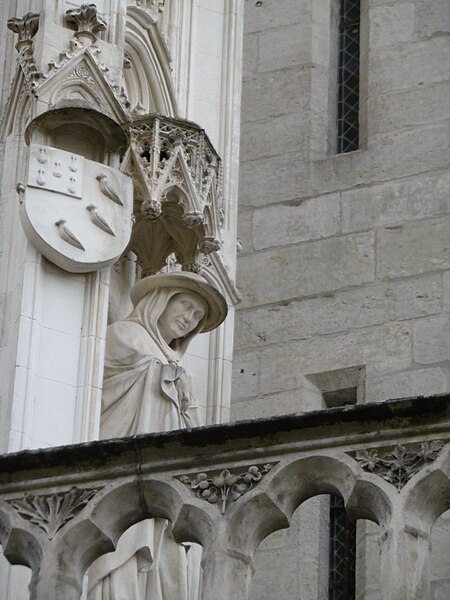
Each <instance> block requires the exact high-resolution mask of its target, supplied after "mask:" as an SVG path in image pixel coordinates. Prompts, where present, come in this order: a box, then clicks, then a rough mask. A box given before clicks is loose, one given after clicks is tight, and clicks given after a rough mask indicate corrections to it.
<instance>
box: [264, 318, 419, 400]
mask: <svg viewBox="0 0 450 600" xmlns="http://www.w3.org/2000/svg"><path fill="white" fill-rule="evenodd" d="M411 338H412V335H411V327H410V325H409V324H407V323H393V324H390V325H384V326H381V327H373V328H370V329H363V330H358V331H351V332H349V333H347V334H343V335H334V336H324V337H315V338H312V339H310V340H305V341H300V342H291V343H284V344H282V345H277V346H270V347H267V348H265V349H263V350H262V352H261V384H260V385H261V390H263V391H264V393H271V392H273V393H275V392H278V391H281V390H289V389H295V388H297V387H299V385H300V382H301V377H302V376H303V374H307V373H319V372H321V371H333V370H334V369H342V368H345V367H352V366H354V365H372V366H373V367H374V368H379V369H380V370H382V369H385V370H386V371H387V372H388V371H395V370H399V369H405V368H407V367H409V365H410V364H411V359H412V340H411Z"/></svg>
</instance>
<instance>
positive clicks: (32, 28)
mask: <svg viewBox="0 0 450 600" xmlns="http://www.w3.org/2000/svg"><path fill="white" fill-rule="evenodd" d="M8 29H10V30H11V31H14V33H17V34H18V35H19V39H18V41H17V44H16V48H17V50H19V48H20V47H21V46H22V45H24V44H26V45H31V43H32V39H33V38H34V36H35V35H36V33H37V30H38V29H39V13H33V12H29V13H27V14H26V15H25V16H24V17H22V18H21V19H18V18H17V17H12V18H11V19H8Z"/></svg>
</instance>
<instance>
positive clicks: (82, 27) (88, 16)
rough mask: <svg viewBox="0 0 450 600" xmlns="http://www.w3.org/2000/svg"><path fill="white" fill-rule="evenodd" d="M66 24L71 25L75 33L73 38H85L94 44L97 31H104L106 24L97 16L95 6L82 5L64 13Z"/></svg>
mask: <svg viewBox="0 0 450 600" xmlns="http://www.w3.org/2000/svg"><path fill="white" fill-rule="evenodd" d="M66 21H67V23H73V24H74V25H75V26H76V28H77V32H76V33H75V34H74V35H75V37H87V38H89V39H90V40H91V41H93V42H95V40H96V39H97V36H96V35H95V33H96V32H97V31H105V30H106V22H105V21H104V19H102V18H101V17H99V16H98V14H97V7H96V6H95V4H82V5H81V6H80V7H79V8H71V9H70V10H68V11H66Z"/></svg>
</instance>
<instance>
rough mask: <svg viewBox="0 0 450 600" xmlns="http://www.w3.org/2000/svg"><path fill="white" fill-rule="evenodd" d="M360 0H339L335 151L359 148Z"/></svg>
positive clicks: (349, 150)
mask: <svg viewBox="0 0 450 600" xmlns="http://www.w3.org/2000/svg"><path fill="white" fill-rule="evenodd" d="M360 4H361V3H360V0H340V15H339V61H338V114H337V153H338V154H343V153H344V152H351V151H352V150H357V149H358V147H359V64H360V60H359V57H360V39H359V38H360V35H359V33H360V15H361V6H360Z"/></svg>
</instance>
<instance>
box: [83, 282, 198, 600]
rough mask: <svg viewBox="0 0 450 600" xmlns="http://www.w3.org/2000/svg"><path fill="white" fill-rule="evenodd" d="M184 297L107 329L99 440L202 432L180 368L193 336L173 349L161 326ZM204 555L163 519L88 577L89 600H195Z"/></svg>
mask: <svg viewBox="0 0 450 600" xmlns="http://www.w3.org/2000/svg"><path fill="white" fill-rule="evenodd" d="M184 291H185V290H183V289H182V288H157V289H155V290H153V291H151V292H150V293H148V294H147V295H146V296H144V298H142V299H141V300H140V301H139V302H138V304H137V305H136V307H135V308H134V310H133V311H132V313H131V314H130V316H129V317H128V318H127V319H125V320H123V321H117V322H116V323H113V324H112V325H110V326H109V327H108V332H107V338H106V355H105V371H104V384H103V398H102V415H101V424H100V437H101V438H114V437H122V436H131V435H135V434H139V433H149V432H153V431H169V430H173V429H180V428H184V427H194V426H196V425H200V424H201V423H200V419H199V416H198V409H197V406H196V403H195V400H194V397H193V394H192V384H191V378H190V376H189V374H188V373H187V371H186V370H185V369H184V368H183V367H182V366H180V364H179V361H180V359H181V358H182V357H183V355H184V353H185V351H186V349H187V346H188V344H189V342H190V340H191V339H192V337H194V336H195V335H196V333H198V332H199V331H201V328H202V326H203V323H204V320H205V318H206V317H204V318H203V319H202V320H201V321H200V323H199V324H198V325H197V327H196V328H195V330H194V331H192V332H190V333H189V334H188V335H186V336H185V337H183V338H179V339H177V340H174V342H173V344H171V346H172V347H169V346H168V345H167V344H166V343H165V342H164V340H163V339H162V337H161V336H160V333H159V330H158V320H159V318H160V316H161V315H162V313H163V312H164V310H165V308H166V307H167V304H168V302H169V300H170V299H171V298H172V297H173V296H174V295H175V294H178V293H182V292H184ZM200 557H201V548H200V547H199V546H196V545H193V546H188V545H183V544H178V543H176V542H175V540H174V539H173V537H172V534H171V526H170V523H169V522H168V521H167V520H166V519H147V520H146V521H143V522H140V523H136V524H135V525H134V526H132V527H130V528H129V529H128V530H127V531H126V532H125V533H124V534H123V535H122V536H121V538H120V540H119V542H118V545H117V549H116V551H115V552H114V553H110V554H106V555H103V556H101V557H100V558H99V559H97V560H96V561H95V562H94V563H93V564H92V565H91V567H90V569H89V593H88V598H89V600H197V599H198V598H199V588H198V586H199V582H200Z"/></svg>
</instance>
